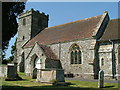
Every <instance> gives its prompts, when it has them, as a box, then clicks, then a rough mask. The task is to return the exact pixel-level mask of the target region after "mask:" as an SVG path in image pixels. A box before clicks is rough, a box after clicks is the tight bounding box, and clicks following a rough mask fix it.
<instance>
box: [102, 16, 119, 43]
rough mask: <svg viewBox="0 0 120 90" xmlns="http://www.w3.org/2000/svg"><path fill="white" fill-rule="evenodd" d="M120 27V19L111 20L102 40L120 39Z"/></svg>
mask: <svg viewBox="0 0 120 90" xmlns="http://www.w3.org/2000/svg"><path fill="white" fill-rule="evenodd" d="M119 26H120V18H119V19H112V20H110V21H109V23H108V25H107V27H106V29H105V32H104V34H103V36H102V37H101V39H100V40H104V41H108V40H116V39H120V33H119V32H120V29H118V28H119Z"/></svg>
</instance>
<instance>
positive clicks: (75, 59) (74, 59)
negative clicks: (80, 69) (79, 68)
mask: <svg viewBox="0 0 120 90" xmlns="http://www.w3.org/2000/svg"><path fill="white" fill-rule="evenodd" d="M70 56H71V57H70V59H71V64H81V50H80V47H79V46H78V45H77V44H74V45H73V46H72V48H71V52H70Z"/></svg>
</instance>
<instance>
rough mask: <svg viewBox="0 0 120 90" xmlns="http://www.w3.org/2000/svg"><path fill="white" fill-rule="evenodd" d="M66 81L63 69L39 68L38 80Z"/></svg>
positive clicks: (48, 81)
mask: <svg viewBox="0 0 120 90" xmlns="http://www.w3.org/2000/svg"><path fill="white" fill-rule="evenodd" d="M53 80H54V81H56V82H65V79H64V70H63V69H38V70H37V79H36V81H38V82H46V83H50V82H51V81H53Z"/></svg>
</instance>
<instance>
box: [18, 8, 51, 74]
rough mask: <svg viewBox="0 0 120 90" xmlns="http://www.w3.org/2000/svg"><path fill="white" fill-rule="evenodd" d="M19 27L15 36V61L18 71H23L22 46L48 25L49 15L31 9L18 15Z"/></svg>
mask: <svg viewBox="0 0 120 90" xmlns="http://www.w3.org/2000/svg"><path fill="white" fill-rule="evenodd" d="M18 19H19V23H18V25H19V27H18V37H17V45H16V48H17V62H18V71H21V72H24V70H25V69H24V68H25V55H24V51H23V49H22V46H23V45H24V44H25V43H26V42H28V41H29V40H30V39H32V38H33V37H35V36H36V35H37V34H38V33H39V32H41V31H42V30H43V29H44V28H46V27H48V20H49V15H45V13H43V12H42V13H40V12H39V11H35V10H34V9H31V10H30V11H28V10H27V11H26V12H24V13H22V14H21V15H19V17H18Z"/></svg>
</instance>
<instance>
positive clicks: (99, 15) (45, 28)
mask: <svg viewBox="0 0 120 90" xmlns="http://www.w3.org/2000/svg"><path fill="white" fill-rule="evenodd" d="M99 16H102V15H99ZM99 16H94V17H99ZM94 17H89V18H84V19H80V20H75V21H72V22H68V23H64V24H60V25H55V26H51V27H47V28H45V29H50V28H55V27H59V26H64V25H68V24H72V23H76V22H79V21H84V20H88V19H91V18H94Z"/></svg>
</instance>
